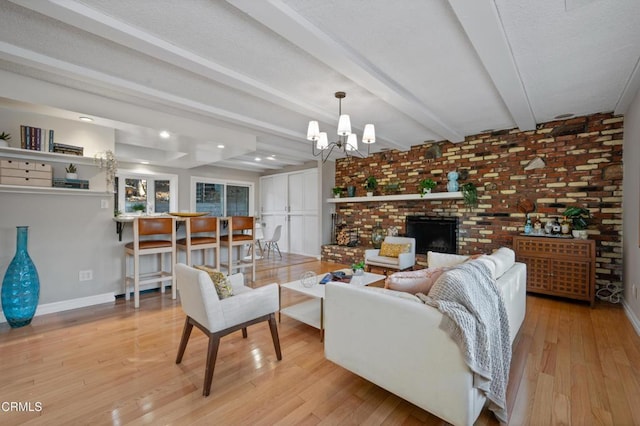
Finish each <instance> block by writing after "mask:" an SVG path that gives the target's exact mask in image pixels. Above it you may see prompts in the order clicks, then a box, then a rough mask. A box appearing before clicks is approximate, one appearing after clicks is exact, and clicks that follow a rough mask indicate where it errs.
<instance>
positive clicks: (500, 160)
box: [322, 113, 624, 285]
mask: <svg viewBox="0 0 640 426" xmlns="http://www.w3.org/2000/svg"><path fill="white" fill-rule="evenodd" d="M623 130H624V121H623V117H618V116H614V115H612V114H605V113H602V114H594V115H590V116H585V117H577V118H573V119H569V120H560V121H553V122H548V123H543V124H539V125H538V128H537V129H536V130H532V131H527V132H522V131H520V130H518V129H512V130H503V131H498V132H493V133H482V134H479V135H474V136H470V137H467V138H466V140H465V141H464V142H462V143H458V144H453V143H451V142H448V141H442V142H439V145H440V149H441V151H442V156H441V157H440V158H430V157H433V156H432V155H430V151H429V148H430V147H431V145H430V144H424V145H417V146H414V147H412V148H411V149H410V150H409V151H397V150H393V151H386V152H381V153H376V154H373V155H371V156H369V157H368V158H365V159H349V160H348V161H347V160H346V159H341V160H338V161H337V162H336V181H335V182H336V186H343V187H346V186H348V185H355V186H356V196H358V197H360V196H364V195H365V188H364V186H363V184H364V180H365V178H366V177H367V176H368V175H369V174H372V175H374V176H375V177H376V178H377V179H378V182H379V186H380V187H379V189H378V193H379V194H383V193H384V192H383V191H384V187H385V185H386V184H388V183H398V182H399V183H400V188H399V193H407V194H409V193H414V194H415V193H417V192H418V182H419V181H420V180H421V179H423V178H431V179H433V180H435V181H436V182H437V186H436V188H435V189H434V192H445V191H446V184H447V178H446V175H447V173H448V172H449V171H452V170H457V171H459V172H460V171H466V172H468V178H467V180H468V181H471V182H473V183H474V184H475V185H476V186H477V188H478V195H479V199H480V203H479V205H478V207H476V208H473V209H469V208H467V207H466V206H465V205H464V204H463V202H462V200H434V201H427V200H423V199H416V200H402V201H374V200H371V201H364V202H358V203H349V202H347V203H340V204H335V209H336V214H337V215H338V217H339V218H340V220H342V221H343V222H344V223H345V224H347V225H348V226H350V227H353V228H357V229H358V231H359V235H360V244H359V245H358V246H357V247H340V248H338V247H335V246H334V247H330V246H325V247H323V250H322V258H323V260H328V261H334V262H341V263H347V264H351V263H353V262H354V261H359V260H362V259H363V257H364V256H363V253H364V249H366V248H371V230H372V229H373V227H374V226H376V225H380V226H382V227H383V228H385V229H387V228H389V227H392V226H395V227H397V228H398V229H399V232H400V234H401V235H402V234H405V233H406V228H405V220H406V217H407V216H409V215H422V216H432V217H455V218H457V219H458V221H459V234H458V252H459V253H461V254H472V253H484V252H490V251H491V250H492V249H495V248H498V247H500V246H507V247H512V240H513V237H514V236H515V235H517V234H518V233H520V232H522V231H523V227H524V221H525V216H524V214H523V213H521V212H520V211H519V210H518V208H517V205H518V201H519V200H520V199H522V198H526V199H530V200H531V201H533V202H534V203H535V204H536V211H535V212H534V213H532V215H534V216H536V215H537V216H539V217H540V218H541V219H542V220H543V221H545V220H546V219H548V218H551V217H555V218H557V217H560V216H561V213H562V212H563V211H564V209H565V208H566V207H567V206H569V205H580V206H583V207H587V208H588V209H589V210H590V211H591V213H592V215H593V218H592V220H591V226H590V227H589V238H590V239H594V240H595V241H596V252H597V265H596V267H597V270H596V280H597V284H598V285H606V284H608V283H619V282H621V273H622V235H621V234H622V194H623V193H622V191H623V190H622V150H623V146H622V136H623ZM537 157H539V158H541V159H542V160H543V161H544V162H545V164H546V166H544V167H542V168H538V169H533V170H525V166H526V165H527V164H529V163H530V162H531V161H532V160H533V159H535V158H537ZM417 258H418V262H419V263H422V264H425V260H426V259H425V256H424V255H418V256H417Z"/></svg>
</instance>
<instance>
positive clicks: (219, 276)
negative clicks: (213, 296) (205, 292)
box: [194, 265, 233, 300]
mask: <svg viewBox="0 0 640 426" xmlns="http://www.w3.org/2000/svg"><path fill="white" fill-rule="evenodd" d="M194 268H196V269H200V270H201V271H205V272H206V273H207V274H209V277H211V281H212V282H213V286H214V287H215V288H216V293H218V297H219V298H220V299H221V300H222V299H226V298H227V297H231V296H233V287H231V284H230V283H229V279H228V278H227V276H226V275H225V274H223V273H222V272H220V271H218V270H217V269H214V268H209V267H208V266H206V265H194Z"/></svg>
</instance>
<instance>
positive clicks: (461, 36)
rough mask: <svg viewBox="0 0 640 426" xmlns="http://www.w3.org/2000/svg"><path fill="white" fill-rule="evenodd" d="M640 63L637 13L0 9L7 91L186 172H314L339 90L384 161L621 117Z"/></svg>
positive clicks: (79, 0)
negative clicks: (20, 86) (32, 94)
mask: <svg viewBox="0 0 640 426" xmlns="http://www.w3.org/2000/svg"><path fill="white" fill-rule="evenodd" d="M639 58H640V1H638V0H564V1H563V0H536V1H531V0H448V1H447V0H404V1H401V2H397V1H389V0H323V1H317V0H273V1H256V0H228V1H221V0H183V1H179V2H177V1H175V0H137V1H131V0H52V1H45V0H11V1H6V0H0V71H2V73H3V74H2V75H3V76H4V77H6V76H15V75H19V76H20V78H24V79H27V80H25V81H33V80H30V79H35V80H38V81H41V82H46V83H47V84H49V83H52V84H54V85H56V86H57V88H56V93H58V92H59V90H58V89H61V90H63V91H62V92H59V93H61V94H62V95H61V96H56V97H55V98H53V96H51V98H53V99H49V100H47V101H46V103H47V105H45V106H46V107H48V108H49V112H51V111H54V110H60V111H74V112H80V113H83V114H88V115H92V116H94V117H96V123H97V124H100V125H108V126H111V127H114V128H116V129H117V131H116V154H117V155H118V157H119V158H120V159H121V160H129V161H140V160H147V161H151V163H152V164H162V165H169V166H174V167H183V168H189V167H195V166H200V165H203V164H215V165H219V166H224V167H233V168H241V169H245V170H251V171H258V172H261V171H264V170H268V169H277V168H281V167H284V166H287V165H297V164H302V163H304V162H306V161H310V160H313V159H314V158H315V157H313V156H312V155H311V146H310V143H309V142H308V141H306V140H305V137H306V127H307V123H308V121H309V120H311V119H316V120H319V121H320V126H321V130H325V131H327V132H328V134H329V135H330V139H332V135H335V131H336V125H337V116H338V101H337V100H336V99H335V98H334V92H336V91H345V92H346V93H347V97H346V98H345V99H344V100H343V103H342V108H343V112H344V113H348V114H350V115H351V122H352V125H353V127H354V131H355V132H356V133H358V134H359V135H362V129H363V128H364V125H365V124H366V123H374V124H375V125H376V133H377V142H376V143H375V144H374V145H373V146H372V148H373V149H374V150H380V149H394V148H395V149H401V150H406V149H409V148H410V147H411V146H412V145H417V144H420V143H423V142H424V141H427V140H444V139H446V140H450V141H452V142H460V141H462V140H464V137H465V136H468V135H473V134H477V133H481V132H482V131H484V130H487V129H494V130H499V129H507V128H513V127H519V128H520V129H522V130H530V129H533V128H535V126H536V123H542V122H546V121H550V120H553V119H554V117H555V116H557V115H559V114H566V113H572V114H575V115H585V114H590V113H595V112H608V111H615V112H616V113H618V114H624V113H625V111H626V109H627V108H628V106H629V103H630V101H631V100H632V99H633V96H634V95H635V93H636V92H637V91H638V88H639V87H640V71H639V69H638V68H639V66H638V61H639ZM46 87H52V89H51V93H53V86H46ZM18 92H19V91H18ZM47 92H49V91H48V90H47ZM9 95H11V96H9ZM0 97H5V98H11V99H13V100H17V101H27V100H30V99H27V97H28V96H27V94H25V95H24V99H16V98H20V97H21V96H20V94H19V93H18V94H16V90H13V91H11V90H9V89H7V88H6V87H4V88H3V87H2V85H1V84H0ZM31 99H33V98H31ZM40 99H46V97H45V96H44V95H42V97H41V98H40ZM43 102H44V101H43ZM160 129H166V130H169V131H170V132H171V138H170V139H169V140H168V141H167V140H162V139H160V138H159V137H158V136H157V133H158V131H159V130H160ZM333 139H335V137H333ZM221 143H222V144H224V145H225V148H224V149H219V148H217V145H218V144H221ZM268 156H274V157H272V158H273V159H270V160H268V159H267V157H268ZM256 157H260V158H261V159H262V161H260V162H258V161H256V160H255V158H256Z"/></svg>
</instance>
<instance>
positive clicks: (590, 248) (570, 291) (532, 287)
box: [513, 236, 596, 307]
mask: <svg viewBox="0 0 640 426" xmlns="http://www.w3.org/2000/svg"><path fill="white" fill-rule="evenodd" d="M513 248H514V250H515V252H516V260H517V261H518V262H522V263H525V264H526V265H527V291H529V292H532V293H542V294H548V295H552V296H562V297H567V298H571V299H577V300H585V301H588V302H589V303H590V304H591V306H592V307H593V304H594V301H595V282H596V278H595V272H596V245H595V241H593V240H580V239H574V238H567V239H565V238H552V237H528V236H516V237H514V238H513Z"/></svg>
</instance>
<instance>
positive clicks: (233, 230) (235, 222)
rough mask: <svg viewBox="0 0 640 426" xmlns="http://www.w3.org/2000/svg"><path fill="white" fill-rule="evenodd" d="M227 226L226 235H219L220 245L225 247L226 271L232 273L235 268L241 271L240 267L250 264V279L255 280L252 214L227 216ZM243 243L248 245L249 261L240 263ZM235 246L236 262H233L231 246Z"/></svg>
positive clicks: (253, 219) (246, 266)
mask: <svg viewBox="0 0 640 426" xmlns="http://www.w3.org/2000/svg"><path fill="white" fill-rule="evenodd" d="M228 223H229V224H228V226H227V235H222V236H221V237H220V245H221V246H222V245H223V244H224V245H225V246H226V247H227V257H228V259H227V263H226V264H225V266H226V267H227V273H228V274H229V275H231V274H233V271H234V270H235V269H238V271H239V272H241V269H242V268H248V267H249V266H251V279H252V280H253V281H255V280H256V251H255V246H256V239H255V236H256V234H255V218H254V217H253V216H232V217H230V218H229V222H228ZM245 244H249V245H250V247H249V248H250V250H251V251H250V253H251V263H244V264H243V263H242V262H241V256H242V247H243V246H244V245H245ZM234 247H236V248H237V251H238V256H237V259H238V261H237V262H236V263H234V262H233V248H234Z"/></svg>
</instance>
